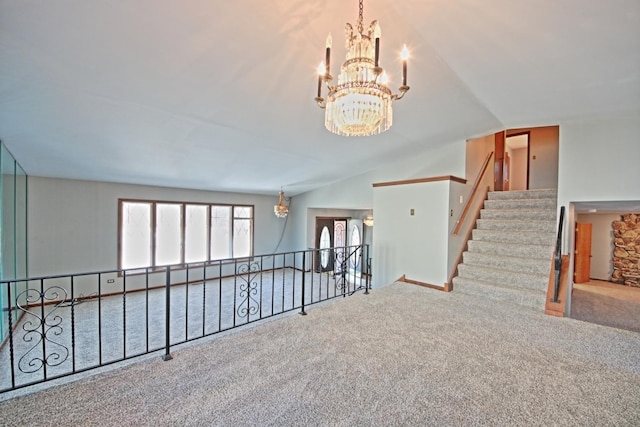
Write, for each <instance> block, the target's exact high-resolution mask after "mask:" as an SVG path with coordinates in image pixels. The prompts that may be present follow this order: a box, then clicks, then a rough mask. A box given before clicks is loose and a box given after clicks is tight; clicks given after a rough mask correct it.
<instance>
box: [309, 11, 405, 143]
mask: <svg viewBox="0 0 640 427" xmlns="http://www.w3.org/2000/svg"><path fill="white" fill-rule="evenodd" d="M359 5H360V11H359V15H358V22H357V24H356V29H355V30H354V28H353V27H352V26H351V24H349V23H347V25H346V28H345V37H346V48H347V57H346V60H345V62H344V63H343V64H342V66H341V67H340V75H339V76H338V84H337V85H335V86H334V85H332V84H331V82H332V81H333V76H332V75H331V44H332V39H331V34H329V36H328V37H327V42H326V52H325V60H324V62H321V63H320V65H319V66H318V96H316V98H315V101H316V102H317V103H318V106H320V108H324V109H325V116H324V117H325V118H324V124H325V126H326V128H327V129H328V130H329V131H330V132H333V133H335V134H338V135H343V136H366V135H376V134H379V133H382V132H384V131H386V130H388V129H389V128H390V127H391V125H392V124H393V109H392V106H391V103H392V101H395V100H397V99H401V98H402V97H403V96H404V94H405V93H406V92H407V91H408V90H409V86H407V61H408V59H409V50H408V49H407V46H406V45H405V46H404V47H403V49H402V53H401V58H402V86H400V88H399V89H398V90H399V91H400V93H399V94H397V95H396V94H393V93H392V92H391V90H390V89H389V86H388V83H389V79H388V77H387V73H386V72H385V71H384V69H383V68H382V67H380V36H381V31H380V26H379V25H378V21H377V20H376V21H373V22H371V24H370V25H369V28H368V29H367V31H366V32H365V30H364V24H363V0H360V3H359ZM323 82H324V83H325V84H326V86H327V88H328V90H329V93H328V95H327V99H326V100H325V99H324V98H323V97H322V83H323Z"/></svg>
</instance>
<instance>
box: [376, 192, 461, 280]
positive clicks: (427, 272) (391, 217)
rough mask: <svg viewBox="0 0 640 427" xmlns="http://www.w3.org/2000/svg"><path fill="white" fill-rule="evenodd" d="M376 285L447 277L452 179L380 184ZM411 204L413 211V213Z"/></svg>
mask: <svg viewBox="0 0 640 427" xmlns="http://www.w3.org/2000/svg"><path fill="white" fill-rule="evenodd" d="M373 196H374V200H373V209H374V212H375V221H376V223H375V226H374V228H375V231H374V236H373V266H372V267H373V282H372V284H373V286H374V287H378V286H384V285H387V284H389V283H392V282H393V281H394V280H396V279H398V278H399V277H400V276H402V275H406V277H407V278H408V279H412V280H417V281H420V282H425V283H430V284H433V285H438V286H443V285H444V283H445V282H446V281H447V257H448V250H447V248H448V234H449V233H448V230H449V181H436V182H426V183H416V184H406V185H393V186H387V187H376V188H375V189H374V194H373ZM411 209H413V210H414V214H413V215H411Z"/></svg>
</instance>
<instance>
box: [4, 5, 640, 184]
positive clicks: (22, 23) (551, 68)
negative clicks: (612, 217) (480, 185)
mask: <svg viewBox="0 0 640 427" xmlns="http://www.w3.org/2000/svg"><path fill="white" fill-rule="evenodd" d="M357 14H358V2H357V1H356V0H349V1H345V0H271V1H264V0H238V1H225V2H223V1H216V0H207V1H204V0H185V1H179V2H177V1H168V0H132V1H121V0H100V1H98V0H90V1H87V0H58V1H27V0H5V1H2V2H0V139H2V141H3V142H4V143H5V144H6V146H7V147H8V148H9V150H10V151H11V152H12V153H13V154H14V156H15V157H16V158H17V159H18V161H19V162H20V163H21V165H22V166H23V167H24V169H25V170H26V172H27V173H28V174H29V175H35V176H45V177H61V178H72V179H87V180H98V181H112V182H124V183H137V184H151V185H160V186H169V187H181V188H194V189H210V190H221V191H238V192H248V193H265V194H275V193H276V192H277V191H278V190H279V189H280V187H284V189H285V191H287V192H288V193H289V194H296V193H300V192H303V191H306V190H309V189H312V188H315V187H318V186H322V185H325V184H328V183H331V182H335V181H337V180H340V179H343V178H346V177H348V176H353V175H357V174H360V173H363V172H366V171H368V170H371V169H375V168H378V167H382V166H384V165H385V164H387V163H388V162H393V161H394V160H397V159H400V158H402V157H404V156H407V155H411V153H416V152H421V151H424V150H427V149H429V148H430V147H432V146H437V145H439V144H444V143H448V142H451V141H456V140H464V139H467V138H471V137H476V136H481V135H484V134H487V133H490V132H494V131H496V130H499V129H503V128H510V127H523V126H537V125H553V124H557V123H558V122H560V121H566V120H572V119H577V118H582V117H595V116H602V115H615V114H619V113H620V112H625V111H635V110H640V2H638V1H637V0H612V1H606V2H605V1H601V0H553V1H551V0H531V1H513V0H492V1H484V2H481V1H477V0H457V1H450V0H403V1H396V0H365V2H364V19H365V23H368V22H370V21H372V20H374V19H377V20H378V21H379V22H380V25H381V27H382V46H381V63H382V66H383V67H385V68H386V69H387V71H388V73H389V74H390V77H391V85H392V86H393V87H397V86H399V84H400V83H399V75H400V62H399V59H398V57H399V51H400V48H401V47H402V44H403V43H407V45H408V46H409V49H410V51H411V58H410V62H409V70H408V84H409V85H410V86H411V90H410V91H409V92H408V93H407V95H406V96H405V97H404V99H403V100H401V101H398V102H397V103H395V104H394V106H395V108H394V124H393V127H392V128H391V130H390V131H388V132H386V133H384V134H382V135H377V136H373V137H363V138H345V137H340V136H336V135H333V134H330V133H329V132H327V131H326V130H325V128H324V116H323V114H324V112H323V110H320V109H319V108H318V107H317V106H316V105H315V103H314V101H313V98H314V96H315V91H316V83H317V80H316V71H315V69H316V67H317V64H318V63H319V62H320V61H321V60H322V59H323V54H324V43H325V38H326V36H327V33H329V32H331V33H332V35H333V40H334V48H333V49H332V50H333V57H332V64H333V70H332V72H333V74H334V75H336V74H337V72H338V71H337V66H338V64H340V63H341V62H342V61H343V60H344V55H345V50H344V47H343V46H344V44H343V34H344V26H345V23H347V22H350V23H355V21H356V18H357Z"/></svg>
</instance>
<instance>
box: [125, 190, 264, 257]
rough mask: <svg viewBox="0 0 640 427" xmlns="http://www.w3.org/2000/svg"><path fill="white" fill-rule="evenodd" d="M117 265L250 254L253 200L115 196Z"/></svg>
mask: <svg viewBox="0 0 640 427" xmlns="http://www.w3.org/2000/svg"><path fill="white" fill-rule="evenodd" d="M119 205H120V206H119V212H120V232H119V261H120V268H122V269H132V268H145V267H155V266H163V265H174V264H182V263H194V262H205V261H210V260H221V259H227V258H242V257H248V256H251V255H252V254H253V211H254V208H253V206H247V205H215V204H201V203H175V202H156V201H139V200H131V201H130V200H120V202H119Z"/></svg>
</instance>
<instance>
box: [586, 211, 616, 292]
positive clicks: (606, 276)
mask: <svg viewBox="0 0 640 427" xmlns="http://www.w3.org/2000/svg"><path fill="white" fill-rule="evenodd" d="M618 220H620V214H611V213H607V214H605V213H602V214H600V213H594V214H587V213H578V214H577V222H587V223H590V224H591V272H590V274H589V277H590V278H592V279H598V280H607V281H608V280H611V275H612V274H613V249H614V245H613V226H612V223H613V221H618Z"/></svg>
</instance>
